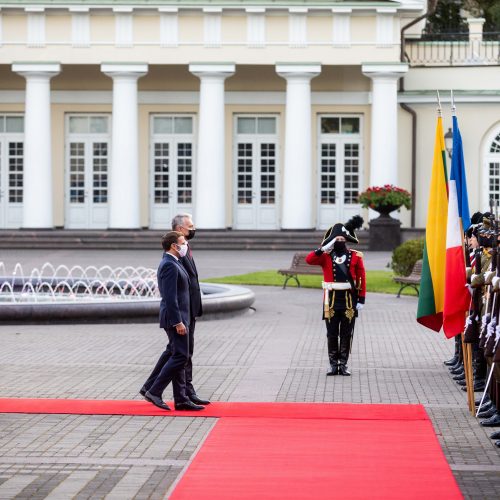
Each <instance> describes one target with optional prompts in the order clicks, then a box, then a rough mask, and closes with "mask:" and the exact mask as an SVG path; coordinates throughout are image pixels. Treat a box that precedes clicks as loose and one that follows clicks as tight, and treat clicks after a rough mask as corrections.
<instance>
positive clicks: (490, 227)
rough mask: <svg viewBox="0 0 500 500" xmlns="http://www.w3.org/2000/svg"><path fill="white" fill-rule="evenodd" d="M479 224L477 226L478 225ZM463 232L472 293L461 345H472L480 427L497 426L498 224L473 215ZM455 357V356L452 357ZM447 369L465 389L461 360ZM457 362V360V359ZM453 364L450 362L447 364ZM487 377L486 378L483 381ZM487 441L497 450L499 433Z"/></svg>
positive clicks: (499, 377) (499, 356) (499, 385)
mask: <svg viewBox="0 0 500 500" xmlns="http://www.w3.org/2000/svg"><path fill="white" fill-rule="evenodd" d="M479 221H481V223H479ZM471 222H472V223H473V224H472V226H471V228H470V229H469V230H468V231H467V233H466V237H467V247H468V250H469V251H471V253H470V256H471V258H470V263H469V264H470V265H469V268H468V270H467V271H468V272H467V276H468V281H469V283H470V287H471V290H472V300H471V307H470V311H469V317H468V319H467V323H466V328H465V332H464V337H463V341H464V343H466V344H471V345H472V361H473V362H472V365H473V380H474V383H473V390H474V392H483V395H482V397H480V398H479V399H477V400H476V407H479V405H480V408H478V410H479V411H477V416H478V417H479V418H483V419H484V420H482V421H481V422H480V423H481V425H482V426H483V427H498V426H500V411H499V408H500V370H499V369H498V365H499V362H500V321H499V313H500V255H499V252H498V240H499V231H498V221H496V220H495V217H494V216H493V214H491V213H488V212H487V213H484V214H481V213H479V212H478V213H476V214H474V215H473V216H472V217H471ZM456 354H457V353H456ZM454 358H455V360H456V362H455V363H454V364H452V365H451V366H450V371H451V373H452V374H453V375H455V377H454V379H455V380H457V383H458V384H459V385H462V386H464V387H462V389H463V390H466V387H465V371H464V365H463V360H462V359H460V358H461V356H455V357H454ZM457 358H458V359H457ZM450 361H454V359H452V360H450ZM487 375H488V377H487ZM491 438H492V439H494V440H495V445H496V446H497V447H500V432H499V431H497V432H494V433H493V434H492V435H491Z"/></svg>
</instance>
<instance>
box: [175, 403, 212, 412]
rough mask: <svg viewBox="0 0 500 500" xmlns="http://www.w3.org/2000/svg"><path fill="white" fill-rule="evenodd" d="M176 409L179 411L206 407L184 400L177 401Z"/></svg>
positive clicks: (197, 409) (198, 409)
mask: <svg viewBox="0 0 500 500" xmlns="http://www.w3.org/2000/svg"><path fill="white" fill-rule="evenodd" d="M175 409H176V410H177V411H200V410H204V409H205V407H204V406H201V405H195V404H194V403H193V402H192V401H183V402H182V403H175Z"/></svg>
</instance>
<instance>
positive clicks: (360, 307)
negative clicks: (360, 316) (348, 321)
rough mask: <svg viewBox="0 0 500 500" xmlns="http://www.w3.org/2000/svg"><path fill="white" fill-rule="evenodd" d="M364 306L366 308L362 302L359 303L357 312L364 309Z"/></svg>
mask: <svg viewBox="0 0 500 500" xmlns="http://www.w3.org/2000/svg"><path fill="white" fill-rule="evenodd" d="M364 306H365V305H364V304H361V303H360V302H358V303H357V304H356V311H361V309H363V307H364Z"/></svg>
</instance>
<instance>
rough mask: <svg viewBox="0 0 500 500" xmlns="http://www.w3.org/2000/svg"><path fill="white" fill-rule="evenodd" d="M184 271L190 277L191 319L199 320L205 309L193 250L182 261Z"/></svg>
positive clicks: (189, 250)
mask: <svg viewBox="0 0 500 500" xmlns="http://www.w3.org/2000/svg"><path fill="white" fill-rule="evenodd" d="M180 261H181V263H182V265H183V266H184V269H185V270H186V271H187V273H188V275H189V295H190V299H191V317H192V318H198V317H199V316H201V315H202V314H203V307H202V304H201V291H200V282H199V281H198V270H197V269H196V264H195V263H194V259H193V256H192V255H191V248H189V249H188V253H187V254H186V256H185V257H182V259H180Z"/></svg>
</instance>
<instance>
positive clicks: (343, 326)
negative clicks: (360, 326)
mask: <svg viewBox="0 0 500 500" xmlns="http://www.w3.org/2000/svg"><path fill="white" fill-rule="evenodd" d="M325 322H326V336H327V340H328V359H329V361H330V364H331V365H337V364H340V365H346V364H347V360H348V359H349V350H350V347H351V331H352V323H351V321H349V319H348V318H346V316H345V311H335V314H334V315H333V318H330V320H325ZM339 339H340V345H339ZM339 347H340V348H339Z"/></svg>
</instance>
